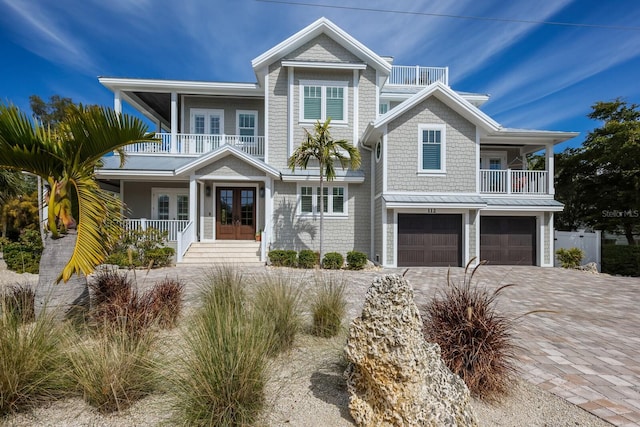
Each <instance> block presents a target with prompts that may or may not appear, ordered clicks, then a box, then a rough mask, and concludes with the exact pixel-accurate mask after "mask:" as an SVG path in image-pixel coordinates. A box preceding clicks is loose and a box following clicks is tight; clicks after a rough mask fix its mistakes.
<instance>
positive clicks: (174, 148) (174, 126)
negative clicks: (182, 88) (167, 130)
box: [171, 91, 178, 153]
mask: <svg viewBox="0 0 640 427" xmlns="http://www.w3.org/2000/svg"><path fill="white" fill-rule="evenodd" d="M171 152H172V153H177V152H178V93H177V92H175V91H174V92H171Z"/></svg>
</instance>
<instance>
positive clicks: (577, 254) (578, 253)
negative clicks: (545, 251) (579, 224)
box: [556, 248, 584, 268]
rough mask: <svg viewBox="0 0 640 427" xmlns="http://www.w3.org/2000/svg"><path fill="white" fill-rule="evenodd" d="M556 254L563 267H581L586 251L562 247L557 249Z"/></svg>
mask: <svg viewBox="0 0 640 427" xmlns="http://www.w3.org/2000/svg"><path fill="white" fill-rule="evenodd" d="M556 255H557V256H558V260H559V261H560V265H561V266H562V268H576V267H579V266H580V263H582V258H584V252H583V251H582V249H580V248H571V249H564V248H560V249H558V250H557V251H556Z"/></svg>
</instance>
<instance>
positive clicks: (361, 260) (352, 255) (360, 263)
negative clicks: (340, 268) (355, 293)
mask: <svg viewBox="0 0 640 427" xmlns="http://www.w3.org/2000/svg"><path fill="white" fill-rule="evenodd" d="M367 260H368V258H367V255H366V254H364V253H362V252H358V251H351V252H347V266H348V267H349V270H362V269H363V268H364V267H365V266H366V265H367Z"/></svg>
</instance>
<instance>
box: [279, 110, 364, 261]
mask: <svg viewBox="0 0 640 427" xmlns="http://www.w3.org/2000/svg"><path fill="white" fill-rule="evenodd" d="M330 124H331V119H330V118H329V119H327V120H326V121H325V122H324V123H320V121H319V120H318V121H317V122H316V124H315V125H314V128H313V134H312V133H311V132H309V131H308V130H307V129H305V130H304V131H305V139H304V141H303V142H302V144H301V145H300V146H299V147H298V148H296V150H295V151H294V152H293V154H292V155H291V157H289V168H291V171H293V172H295V170H296V168H297V167H299V168H301V169H307V167H308V166H309V162H310V161H311V160H317V161H318V168H319V171H318V175H319V181H320V194H319V195H318V196H319V198H320V233H319V234H320V248H319V250H320V260H322V255H323V254H322V242H323V238H324V236H323V232H322V228H323V222H324V208H325V205H324V179H325V178H326V180H327V181H333V180H334V179H335V177H336V169H335V163H336V162H338V163H340V166H342V169H346V168H347V167H350V168H352V169H357V168H359V167H360V162H361V160H360V152H359V151H358V149H357V148H356V147H354V146H353V145H352V144H351V143H349V142H348V141H347V140H344V139H340V140H334V139H333V138H332V137H331V132H330V131H329V128H330ZM321 262H322V261H321Z"/></svg>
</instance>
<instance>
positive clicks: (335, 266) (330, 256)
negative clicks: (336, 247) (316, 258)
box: [322, 252, 344, 270]
mask: <svg viewBox="0 0 640 427" xmlns="http://www.w3.org/2000/svg"><path fill="white" fill-rule="evenodd" d="M343 264H344V257H343V256H342V254H340V253H338V252H327V253H326V254H325V255H324V258H322V268H326V269H329V270H340V269H341V268H342V266H343Z"/></svg>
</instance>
